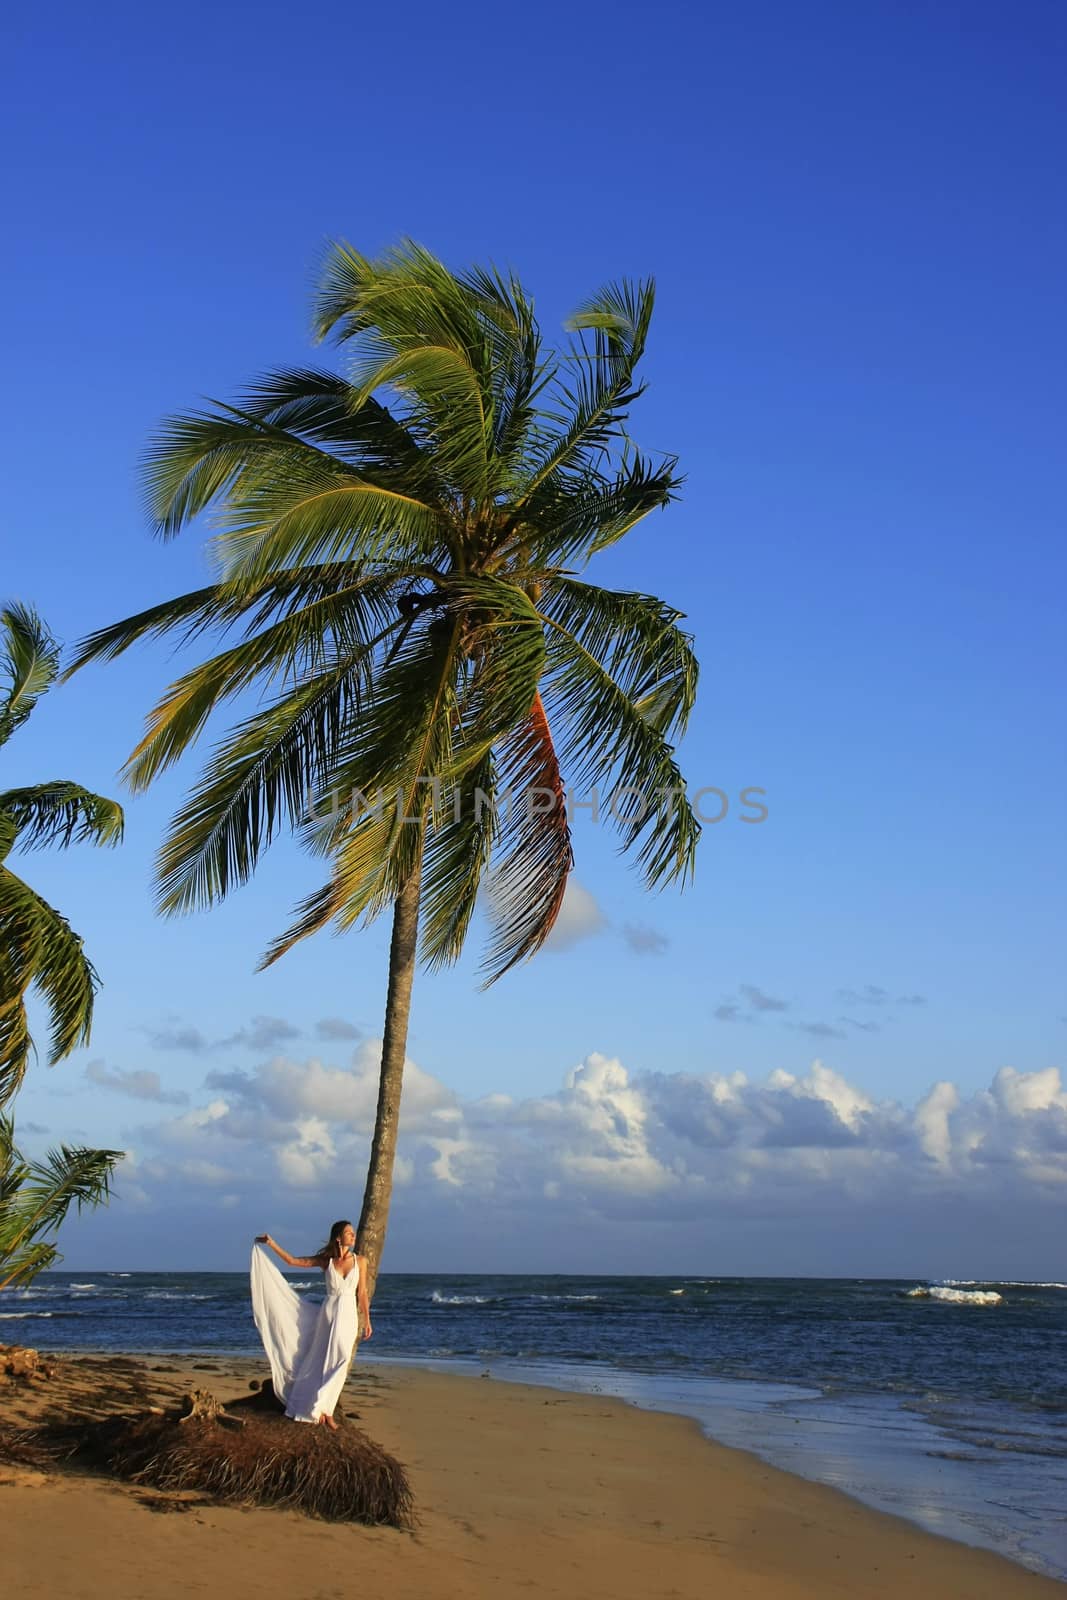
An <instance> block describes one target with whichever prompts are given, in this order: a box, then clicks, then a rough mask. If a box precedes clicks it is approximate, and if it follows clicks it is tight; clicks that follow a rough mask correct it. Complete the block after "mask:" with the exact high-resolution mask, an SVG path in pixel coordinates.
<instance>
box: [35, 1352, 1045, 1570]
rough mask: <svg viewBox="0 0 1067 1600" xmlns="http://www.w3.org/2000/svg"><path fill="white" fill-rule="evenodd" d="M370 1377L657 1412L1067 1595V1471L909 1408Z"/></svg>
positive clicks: (792, 1397)
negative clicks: (990, 1556) (613, 1402)
mask: <svg viewBox="0 0 1067 1600" xmlns="http://www.w3.org/2000/svg"><path fill="white" fill-rule="evenodd" d="M65 1354H66V1355H68V1356H78V1355H81V1356H84V1357H86V1358H89V1359H99V1358H107V1357H108V1356H114V1357H115V1358H116V1359H119V1360H123V1361H132V1362H143V1363H145V1364H151V1363H153V1362H156V1361H159V1362H170V1363H179V1364H184V1365H185V1366H186V1367H187V1368H189V1369H191V1370H192V1369H196V1368H198V1367H200V1366H201V1365H202V1364H203V1363H208V1364H211V1363H218V1362H223V1363H224V1362H227V1361H229V1362H231V1363H237V1364H239V1365H240V1364H245V1365H250V1366H251V1367H252V1368H253V1369H256V1370H265V1369H264V1368H263V1356H262V1351H261V1350H258V1349H257V1348H256V1347H255V1346H253V1344H252V1343H251V1342H250V1343H249V1345H248V1346H247V1348H246V1349H244V1350H230V1349H227V1350H215V1351H213V1350H212V1349H210V1348H206V1349H205V1348H204V1347H202V1346H201V1347H190V1348H187V1349H186V1350H182V1351H174V1350H167V1349H163V1350H160V1351H147V1350H144V1349H135V1350H126V1351H122V1350H118V1349H115V1348H113V1347H108V1348H107V1349H106V1350H101V1349H94V1348H91V1347H85V1348H83V1349H81V1350H73V1349H70V1350H67V1351H66V1352H65ZM57 1356H58V1353H57ZM257 1364H258V1365H257ZM365 1365H369V1366H370V1367H371V1368H375V1367H379V1366H380V1367H382V1368H385V1369H387V1370H389V1369H397V1370H400V1371H408V1370H412V1371H423V1372H435V1373H439V1374H440V1375H442V1376H447V1377H467V1378H491V1379H492V1380H493V1381H494V1382H501V1383H510V1384H517V1385H520V1386H532V1387H535V1388H538V1389H544V1388H547V1389H549V1390H551V1391H553V1392H554V1393H562V1394H571V1395H585V1396H587V1397H602V1398H610V1397H614V1398H616V1399H618V1400H619V1401H620V1402H621V1403H623V1404H625V1405H627V1406H629V1407H634V1408H637V1409H639V1410H641V1411H643V1412H646V1413H651V1414H656V1415H668V1416H680V1417H685V1418H687V1419H689V1420H691V1421H693V1422H694V1423H695V1424H696V1425H697V1426H698V1427H699V1428H700V1430H701V1432H702V1435H703V1437H704V1438H705V1439H706V1440H707V1441H708V1442H709V1443H711V1444H715V1445H721V1446H724V1447H726V1448H730V1449H734V1450H738V1451H741V1452H744V1453H745V1454H747V1455H750V1456H752V1457H754V1458H755V1459H757V1460H758V1461H760V1462H761V1463H763V1464H765V1465H768V1466H770V1467H772V1468H774V1469H776V1470H778V1471H782V1472H785V1473H787V1474H789V1475H790V1476H796V1477H798V1478H800V1479H802V1480H803V1481H805V1482H807V1483H812V1484H817V1485H822V1486H823V1487H826V1488H829V1489H831V1490H833V1491H835V1492H837V1493H840V1494H844V1495H846V1496H847V1497H848V1498H849V1499H851V1500H853V1501H854V1502H856V1503H857V1504H859V1505H862V1506H865V1507H867V1508H869V1509H871V1510H873V1511H876V1512H880V1513H883V1514H885V1515H887V1516H891V1517H894V1518H897V1519H899V1520H901V1521H903V1522H905V1523H907V1524H909V1525H911V1526H914V1527H916V1528H918V1529H922V1530H924V1531H925V1532H927V1533H929V1534H933V1535H936V1536H938V1537H941V1538H947V1539H951V1540H953V1541H955V1542H957V1543H960V1544H962V1545H964V1546H966V1547H969V1548H974V1549H982V1550H988V1551H991V1552H992V1553H994V1554H996V1555H998V1556H1001V1557H1003V1558H1005V1559H1007V1560H1008V1561H1010V1562H1011V1563H1012V1564H1013V1565H1015V1566H1017V1567H1018V1568H1020V1569H1021V1570H1023V1571H1026V1572H1032V1573H1037V1574H1039V1575H1041V1576H1043V1577H1046V1578H1051V1579H1054V1580H1056V1581H1058V1582H1060V1583H1067V1462H1064V1463H1063V1464H1062V1465H1061V1464H1052V1463H1050V1462H1049V1461H1047V1460H1045V1459H1044V1458H1040V1459H1041V1460H1042V1465H1043V1468H1044V1469H1047V1470H1043V1471H1042V1472H1041V1473H1039V1474H1035V1460H1034V1459H1032V1458H1029V1457H1020V1456H1018V1455H1015V1454H1013V1453H1012V1452H1010V1451H1009V1452H1005V1451H1003V1450H998V1449H991V1450H987V1451H986V1452H985V1455H986V1459H985V1460H983V1459H982V1458H981V1457H980V1455H978V1454H976V1452H975V1450H974V1448H973V1446H971V1445H970V1443H969V1441H964V1445H961V1440H960V1437H959V1436H956V1435H954V1434H953V1433H952V1431H951V1429H949V1430H948V1431H947V1432H946V1431H945V1427H944V1425H943V1424H939V1423H934V1422H931V1421H930V1420H929V1419H928V1418H925V1417H923V1416H921V1415H917V1414H916V1412H915V1410H914V1409H913V1408H912V1407H911V1406H909V1397H907V1396H902V1397H892V1398H890V1397H887V1396H885V1395H860V1394H857V1393H850V1392H847V1391H839V1392H837V1393H835V1394H833V1395H831V1394H830V1393H829V1392H827V1391H825V1390H823V1389H821V1388H819V1387H818V1386H816V1385H810V1384H809V1385H804V1384H802V1383H800V1382H797V1381H792V1380H770V1379H756V1378H727V1377H722V1376H719V1375H701V1376H699V1377H695V1376H692V1375H682V1374H670V1373H667V1372H664V1371H662V1370H644V1371H641V1370H639V1369H636V1368H627V1367H621V1366H618V1365H616V1364H613V1363H603V1364H600V1363H585V1362H583V1363H574V1362H566V1361H561V1360H556V1361H551V1360H541V1361H537V1360H522V1359H521V1358H518V1357H512V1356H499V1357H493V1358H488V1357H487V1358H484V1359H475V1358H472V1357H458V1356H448V1357H445V1356H438V1357H433V1356H429V1355H421V1354H419V1355H385V1354H380V1355H379V1354H378V1353H377V1352H376V1353H375V1354H374V1355H373V1356H369V1357H367V1356H363V1355H361V1357H360V1359H359V1360H358V1361H357V1364H356V1367H355V1368H354V1372H355V1373H356V1374H357V1375H358V1371H359V1369H360V1367H362V1366H365ZM964 1446H965V1447H964ZM1053 1469H1054V1477H1053V1479H1051V1480H1050V1479H1049V1477H1048V1470H1053ZM1061 1489H1062V1490H1063V1495H1062V1502H1061V1500H1060V1491H1061ZM1042 1511H1043V1514H1039V1513H1041V1512H1042Z"/></svg>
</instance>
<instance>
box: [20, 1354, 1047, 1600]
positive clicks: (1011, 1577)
mask: <svg viewBox="0 0 1067 1600" xmlns="http://www.w3.org/2000/svg"><path fill="white" fill-rule="evenodd" d="M263 1375H264V1368H263V1364H262V1363H261V1362H258V1361H254V1360H248V1359H244V1360H240V1359H226V1358H219V1359H218V1360H212V1359H210V1358H207V1357H203V1358H198V1359H197V1360H196V1362H195V1363H194V1362H193V1361H192V1360H189V1359H185V1360H182V1359H181V1358H175V1359H168V1358H166V1357H158V1358H133V1357H128V1358H126V1357H114V1356H106V1357H105V1356H95V1357H94V1356H83V1357H69V1356H68V1357H64V1358H62V1359H61V1360H57V1362H56V1377H55V1378H54V1379H53V1380H52V1381H50V1382H45V1383H40V1384H26V1383H23V1382H18V1381H15V1380H7V1381H4V1380H0V1384H2V1387H0V1420H2V1421H4V1422H8V1423H14V1424H17V1425H31V1424H33V1423H34V1422H36V1421H39V1420H42V1419H43V1418H44V1417H46V1416H49V1415H51V1416H58V1415H67V1416H69V1415H71V1414H74V1413H77V1414H82V1415H89V1414H92V1415H104V1414H107V1413H108V1412H111V1411H114V1410H133V1411H136V1410H137V1409H138V1408H139V1407H140V1406H142V1405H147V1404H164V1405H169V1404H172V1403H173V1402H174V1401H175V1400H176V1399H177V1398H179V1397H180V1396H181V1395H183V1394H184V1393H186V1392H187V1391H188V1390H189V1389H191V1388H194V1387H209V1388H211V1389H212V1390H213V1391H214V1392H215V1393H216V1394H218V1395H219V1397H220V1398H223V1399H235V1398H237V1397H239V1396H240V1395H242V1394H246V1393H247V1392H248V1385H249V1381H250V1379H252V1378H255V1377H262V1376H263ZM343 1405H344V1408H345V1411H346V1413H347V1414H348V1415H351V1416H352V1417H353V1419H356V1417H357V1416H358V1422H359V1426H360V1427H362V1428H364V1429H365V1430H366V1431H367V1432H368V1433H369V1434H370V1435H371V1437H372V1438H375V1439H377V1440H378V1441H379V1442H380V1443H381V1444H383V1445H384V1446H385V1447H386V1448H387V1449H388V1450H390V1451H392V1452H393V1453H394V1454H395V1455H396V1456H398V1457H399V1458H400V1460H401V1461H403V1462H404V1463H405V1465H406V1466H407V1467H408V1469H409V1472H410V1474H411V1478H412V1483H413V1486H414V1489H415V1494H416V1500H417V1506H418V1523H417V1526H416V1527H415V1528H414V1529H413V1530H412V1531H411V1532H403V1533H401V1532H396V1531H394V1530H392V1529H381V1528H379V1529H368V1528H363V1527H359V1526H348V1525H345V1526H338V1525H336V1524H331V1523H324V1522H318V1521H314V1520H311V1519H308V1518H305V1517H301V1516H298V1515H296V1514H294V1513H292V1512H288V1511H275V1510H269V1509H261V1508H255V1509H240V1508H235V1507H225V1506H218V1505H212V1504H209V1503H205V1501H204V1500H203V1497H202V1496H198V1495H196V1494H185V1495H175V1494H168V1493H161V1492H158V1491H154V1490H147V1489H144V1488H139V1487H136V1486H133V1485H126V1484H120V1483H115V1482H110V1481H106V1480H102V1479H93V1478H87V1477H75V1476H73V1475H70V1476H68V1475H56V1476H53V1475H48V1476H46V1475H44V1474H41V1473H38V1472H35V1471H30V1470H28V1469H24V1468H15V1467H10V1466H0V1516H2V1518H3V1528H4V1540H3V1549H4V1562H3V1567H4V1592H5V1594H6V1595H8V1596H12V1597H15V1596H17V1597H19V1600H51V1597H53V1596H55V1595H58V1594H62V1595H64V1596H65V1597H67V1600H99V1597H100V1596H107V1600H178V1597H179V1596H186V1595H190V1594H200V1593H204V1594H208V1593H210V1594H217V1593H223V1594H225V1595H226V1596H227V1600H243V1597H244V1596H249V1597H251V1596H258V1597H261V1596H263V1595H277V1596H279V1597H281V1596H285V1597H286V1600H339V1597H341V1596H342V1595H351V1594H352V1593H353V1592H361V1593H364V1594H366V1595H369V1596H373V1595H377V1594H389V1595H390V1596H391V1597H395V1600H438V1597H440V1600H446V1597H447V1600H463V1597H467V1596H471V1597H474V1596H478V1597H480V1596H488V1595H490V1594H492V1595H503V1596H510V1595H514V1596H526V1595H544V1596H558V1597H561V1600H562V1597H571V1596H578V1595H582V1596H588V1597H590V1600H596V1597H603V1600H609V1597H611V1600H628V1597H630V1596H633V1597H634V1600H636V1597H638V1596H643V1597H647V1596H649V1595H653V1596H663V1597H668V1596H669V1597H674V1600H705V1597H707V1596H709V1595H712V1594H722V1595H725V1596H729V1597H731V1600H733V1597H746V1596H752V1597H766V1600H778V1597H781V1600H787V1597H798V1600H799V1597H801V1596H805V1597H811V1600H825V1597H827V1596H833V1595H841V1596H845V1595H847V1596H849V1597H856V1596H870V1597H876V1596H883V1595H884V1596H897V1595H900V1594H902V1593H903V1592H904V1591H905V1590H906V1591H907V1593H908V1594H909V1596H912V1597H915V1600H922V1597H927V1596H928V1597H929V1600H935V1597H936V1600H952V1597H959V1600H985V1597H987V1596H988V1597H989V1600H994V1596H995V1597H996V1600H1011V1597H1013V1596H1016V1595H1018V1596H1020V1597H1024V1596H1026V1597H1031V1600H1039V1597H1040V1596H1044V1595H1047V1596H1049V1600H1053V1597H1057V1600H1058V1597H1062V1596H1063V1594H1064V1592H1065V1591H1064V1586H1063V1585H1062V1584H1059V1583H1057V1582H1055V1581H1054V1580H1052V1579H1048V1578H1042V1577H1039V1576H1036V1575H1034V1574H1031V1573H1028V1572H1026V1571H1024V1570H1023V1569H1022V1568H1020V1567H1017V1566H1016V1565H1014V1564H1013V1563H1010V1562H1008V1561H1005V1560H1003V1559H1002V1558H1001V1557H999V1556H995V1555H990V1554H986V1553H985V1552H982V1551H977V1550H971V1549H969V1548H967V1547H966V1546H964V1545H960V1544H956V1543H953V1542H950V1541H948V1540H944V1539H939V1538H936V1537H933V1536H931V1535H929V1534H926V1533H923V1532H921V1531H920V1530H918V1529H915V1528H912V1527H911V1526H910V1525H909V1524H906V1523H904V1522H901V1521H898V1520H897V1519H895V1518H893V1517H888V1516H884V1515H882V1514H880V1513H878V1512H874V1511H870V1510H867V1509H866V1508H865V1507H863V1506H861V1505H859V1504H857V1503H855V1502H853V1501H851V1500H850V1499H849V1498H848V1497H847V1496H845V1495H842V1494H839V1493H838V1492H836V1491H835V1490H833V1489H828V1488H824V1487H822V1486H820V1485H816V1484H810V1483H807V1482H805V1481H804V1480H803V1479H801V1478H797V1477H794V1476H792V1475H791V1474H788V1473H783V1472H779V1471H777V1470H775V1469H774V1468H772V1467H768V1466H765V1465H764V1464H763V1463H762V1462H760V1461H759V1460H757V1459H756V1458H755V1457H753V1456H749V1455H747V1454H745V1453H743V1452H740V1451H736V1450H731V1449H728V1448H726V1447H725V1446H722V1445H717V1444H711V1443H709V1442H708V1441H707V1440H706V1439H705V1438H704V1437H703V1435H702V1434H701V1433H700V1430H699V1429H698V1428H697V1427H696V1425H695V1424H693V1423H691V1422H688V1421H686V1420H684V1419H682V1418H678V1417H669V1416H662V1415H654V1414H650V1413H647V1412H641V1411H637V1410H635V1409H634V1408H633V1407H631V1406H629V1405H627V1404H625V1403H624V1402H621V1401H617V1400H610V1399H601V1398H600V1397H590V1396H585V1395H569V1394H560V1393H556V1392H553V1391H549V1390H545V1389H539V1388H530V1387H525V1386H522V1385H518V1384H507V1383H500V1382H497V1381H495V1380H488V1379H477V1378H468V1377H461V1376H453V1375H451V1374H440V1373H436V1372H424V1371H419V1370H415V1369H411V1368H398V1367H389V1366H385V1367H375V1366H374V1365H373V1364H371V1363H361V1364H360V1365H359V1366H358V1367H357V1369H356V1371H355V1373H354V1374H353V1377H352V1378H351V1379H350V1382H349V1385H348V1388H347V1389H346V1392H345V1397H344V1401H343ZM162 1513H169V1514H162Z"/></svg>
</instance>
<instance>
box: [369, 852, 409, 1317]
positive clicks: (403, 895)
mask: <svg viewBox="0 0 1067 1600" xmlns="http://www.w3.org/2000/svg"><path fill="white" fill-rule="evenodd" d="M422 850H423V837H422V836H420V839H419V847H418V851H417V853H416V857H415V862H414V865H413V866H412V869H411V872H410V874H409V875H408V878H407V880H406V882H405V884H404V887H403V888H402V889H401V891H400V893H399V895H398V896H397V899H396V903H395V905H394V907H393V937H392V941H391V943H390V946H389V987H388V991H387V994H386V1001H385V1031H384V1034H383V1037H382V1066H381V1077H380V1079H379V1083H378V1110H377V1114H376V1116H375V1119H374V1139H373V1142H372V1144H371V1151H370V1164H369V1166H368V1168H367V1185H366V1188H365V1189H364V1191H363V1209H362V1211H361V1212H360V1214H359V1228H358V1230H357V1237H358V1239H359V1249H360V1251H361V1253H362V1254H363V1255H365V1256H366V1257H367V1295H368V1297H369V1298H370V1299H373V1298H374V1285H375V1283H376V1282H377V1278H378V1263H379V1262H380V1260H381V1257H382V1247H383V1245H384V1244H385V1227H386V1223H387V1222H388V1220H389V1202H390V1201H391V1199H392V1196H393V1162H394V1160H395V1158H396V1136H397V1129H398V1126H399V1122H400V1091H401V1089H402V1088H403V1081H404V1060H405V1057H406V1054H407V1042H408V1017H409V1015H410V1013H411V985H412V982H413V980H414V977H415V954H416V948H417V944H418V932H419V892H420V887H421V879H422Z"/></svg>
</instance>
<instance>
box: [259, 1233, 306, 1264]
mask: <svg viewBox="0 0 1067 1600" xmlns="http://www.w3.org/2000/svg"><path fill="white" fill-rule="evenodd" d="M256 1243H257V1244H265V1245H269V1246H270V1248H271V1249H272V1250H273V1251H274V1253H275V1255H279V1256H281V1258H282V1260H283V1261H284V1262H285V1264H286V1266H289V1267H321V1266H322V1261H321V1259H320V1257H319V1256H291V1255H290V1254H289V1252H288V1250H283V1249H282V1247H281V1245H280V1244H279V1243H278V1241H277V1240H276V1239H272V1238H271V1236H270V1234H269V1233H257V1234H256Z"/></svg>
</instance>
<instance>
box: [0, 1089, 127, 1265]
mask: <svg viewBox="0 0 1067 1600" xmlns="http://www.w3.org/2000/svg"><path fill="white" fill-rule="evenodd" d="M123 1154H124V1152H123V1151H121V1150H91V1149H87V1148H85V1147H83V1146H73V1145H62V1146H61V1147H60V1148H59V1149H58V1150H50V1151H49V1152H48V1154H47V1156H46V1157H45V1158H44V1160H43V1161H35V1162H29V1161H26V1160H25V1159H24V1157H23V1156H22V1155H21V1154H20V1153H19V1151H18V1149H17V1148H16V1146H15V1134H14V1124H13V1122H12V1120H11V1118H10V1117H5V1116H0V1289H4V1288H7V1287H8V1286H9V1285H11V1284H19V1285H22V1286H25V1285H26V1284H28V1283H30V1282H31V1281H32V1280H33V1279H34V1278H35V1277H36V1276H37V1275H38V1273H40V1272H42V1271H44V1270H45V1269H46V1268H47V1267H50V1266H53V1265H54V1264H55V1262H56V1261H58V1260H60V1259H61V1257H60V1256H59V1252H58V1248H57V1246H56V1245H55V1243H54V1242H52V1241H49V1240H42V1238H41V1235H42V1234H48V1233H55V1232H56V1231H57V1230H58V1229H59V1228H60V1227H61V1225H62V1224H63V1222H64V1221H65V1220H66V1217H67V1215H68V1213H69V1211H70V1208H71V1206H75V1207H76V1208H77V1210H78V1211H79V1212H80V1211H81V1209H82V1207H83V1206H98V1205H102V1204H105V1203H106V1202H107V1200H108V1199H109V1197H110V1192H111V1190H110V1186H111V1179H112V1175H113V1172H114V1168H115V1166H116V1165H117V1163H118V1162H119V1161H121V1160H122V1157H123Z"/></svg>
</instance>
